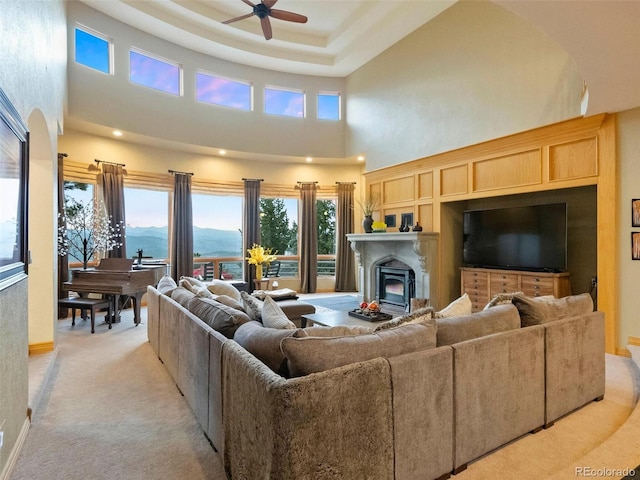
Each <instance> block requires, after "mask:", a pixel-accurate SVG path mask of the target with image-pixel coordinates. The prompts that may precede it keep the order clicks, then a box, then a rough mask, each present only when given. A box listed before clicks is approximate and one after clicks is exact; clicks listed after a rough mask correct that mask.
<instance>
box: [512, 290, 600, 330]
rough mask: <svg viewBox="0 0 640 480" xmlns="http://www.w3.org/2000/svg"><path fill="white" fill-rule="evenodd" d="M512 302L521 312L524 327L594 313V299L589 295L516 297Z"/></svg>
mask: <svg viewBox="0 0 640 480" xmlns="http://www.w3.org/2000/svg"><path fill="white" fill-rule="evenodd" d="M512 302H513V304H514V305H515V306H516V308H517V309H518V312H520V322H521V324H522V326H523V327H528V326H530V325H542V324H544V323H548V322H552V321H554V320H560V319H562V318H569V317H575V316H576V315H584V314H586V313H591V312H593V299H592V298H591V295H589V294H588V293H582V294H580V295H570V296H568V297H561V298H555V297H553V296H551V295H548V296H544V297H526V296H524V295H516V296H515V297H513V300H512Z"/></svg>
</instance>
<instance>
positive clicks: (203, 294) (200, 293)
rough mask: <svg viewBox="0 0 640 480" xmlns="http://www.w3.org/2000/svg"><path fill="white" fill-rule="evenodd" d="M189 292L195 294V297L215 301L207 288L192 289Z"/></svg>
mask: <svg viewBox="0 0 640 480" xmlns="http://www.w3.org/2000/svg"><path fill="white" fill-rule="evenodd" d="M191 291H192V292H193V293H195V294H196V297H200V298H210V299H211V300H215V298H214V297H215V296H214V295H213V293H211V292H210V291H209V290H208V289H207V287H193V288H192V289H191Z"/></svg>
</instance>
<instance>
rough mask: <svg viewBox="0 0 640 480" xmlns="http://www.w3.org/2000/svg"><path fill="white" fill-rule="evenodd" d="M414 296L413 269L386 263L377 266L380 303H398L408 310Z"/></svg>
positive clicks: (377, 298)
mask: <svg viewBox="0 0 640 480" xmlns="http://www.w3.org/2000/svg"><path fill="white" fill-rule="evenodd" d="M414 296H415V277H414V273H413V270H412V269H410V268H408V267H405V268H401V267H392V266H386V265H380V266H377V267H376V300H377V301H378V303H380V304H382V303H388V304H391V305H398V306H401V307H403V308H404V309H405V310H406V309H407V308H408V307H409V302H410V301H411V298H412V297H414Z"/></svg>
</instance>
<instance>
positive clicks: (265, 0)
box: [222, 0, 307, 40]
mask: <svg viewBox="0 0 640 480" xmlns="http://www.w3.org/2000/svg"><path fill="white" fill-rule="evenodd" d="M242 1H243V2H244V3H246V4H247V5H249V6H250V7H252V8H253V12H251V13H247V14H246V15H241V16H239V17H235V18H232V19H230V20H225V21H224V22H222V23H225V24H226V23H232V22H237V21H238V20H244V19H245V18H249V17H252V16H254V15H256V16H257V17H258V18H259V19H260V23H261V25H262V33H263V34H264V38H265V39H266V40H269V39H270V38H271V37H272V34H271V22H270V21H269V17H273V18H277V19H278V20H285V21H287V22H297V23H307V17H305V16H304V15H300V14H298V13H293V12H287V11H285V10H276V9H275V8H271V7H273V6H274V5H275V4H276V2H277V1H278V0H262V1H261V2H260V3H256V4H254V3H251V2H250V1H249V0H242Z"/></svg>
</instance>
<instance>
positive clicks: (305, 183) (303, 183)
mask: <svg viewBox="0 0 640 480" xmlns="http://www.w3.org/2000/svg"><path fill="white" fill-rule="evenodd" d="M296 183H298V185H300V184H302V185H309V184H316V183H318V181H317V180H316V181H315V182H296Z"/></svg>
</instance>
